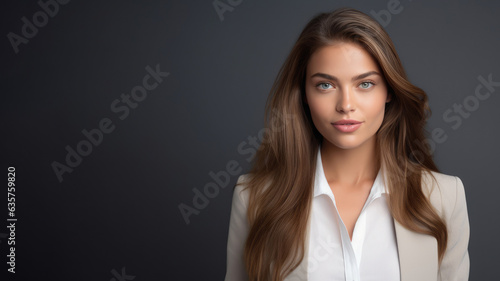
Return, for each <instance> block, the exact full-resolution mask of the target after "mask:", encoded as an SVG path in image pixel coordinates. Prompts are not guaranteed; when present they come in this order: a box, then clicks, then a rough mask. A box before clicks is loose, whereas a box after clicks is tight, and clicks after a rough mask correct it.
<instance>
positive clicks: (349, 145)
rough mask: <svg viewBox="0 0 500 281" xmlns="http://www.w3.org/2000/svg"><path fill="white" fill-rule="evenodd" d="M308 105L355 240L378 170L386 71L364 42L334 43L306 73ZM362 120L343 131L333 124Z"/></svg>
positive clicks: (332, 185) (387, 98)
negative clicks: (355, 127)
mask: <svg viewBox="0 0 500 281" xmlns="http://www.w3.org/2000/svg"><path fill="white" fill-rule="evenodd" d="M305 91H306V103H307V104H308V106H309V109H310V110H311V117H312V120H313V123H314V125H315V127H316V128H317V129H318V131H319V132H320V133H321V135H322V136H323V143H322V149H321V158H322V163H323V169H324V172H325V177H326V179H327V181H328V184H329V185H330V188H331V190H332V192H333V194H334V196H335V201H336V204H337V209H338V211H339V213H340V217H341V218H342V221H343V222H344V224H345V226H346V228H347V231H348V233H349V237H350V238H351V239H352V234H353V232H354V226H355V224H356V221H357V219H358V217H359V214H360V213H361V209H362V208H363V205H364V204H365V202H366V199H367V198H368V195H369V193H370V189H371V187H372V185H373V182H374V181H375V178H376V176H377V173H378V170H379V168H380V165H379V158H378V155H377V150H376V137H377V136H376V133H377V131H378V129H379V128H380V126H381V124H382V121H383V119H384V112H385V105H386V103H387V102H390V95H388V93H387V86H386V82H385V79H384V77H383V76H382V72H381V71H380V69H379V67H378V65H377V63H376V62H375V60H374V59H373V58H372V57H371V56H370V54H369V53H368V52H367V51H366V50H364V49H363V48H362V47H361V46H359V45H357V44H355V43H349V42H336V43H334V44H333V45H328V46H325V47H322V48H320V49H319V50H317V51H316V52H315V53H314V54H312V56H311V58H310V60H309V62H308V66H307V73H306V86H305ZM342 119H354V120H357V121H361V122H362V124H361V126H360V127H359V128H358V129H357V130H356V131H354V132H351V133H345V132H341V131H339V130H338V129H336V128H335V127H334V126H333V125H332V123H333V122H337V121H339V120H342Z"/></svg>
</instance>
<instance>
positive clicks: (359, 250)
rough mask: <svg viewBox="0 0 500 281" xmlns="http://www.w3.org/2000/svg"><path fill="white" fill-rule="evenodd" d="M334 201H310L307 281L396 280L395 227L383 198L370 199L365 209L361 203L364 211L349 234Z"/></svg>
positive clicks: (325, 196) (397, 269)
mask: <svg viewBox="0 0 500 281" xmlns="http://www.w3.org/2000/svg"><path fill="white" fill-rule="evenodd" d="M333 199H334V198H333V197H330V196H328V195H326V194H323V195H321V196H318V197H315V198H314V199H313V204H312V209H311V211H312V212H311V228H310V236H309V248H308V249H309V250H308V251H309V258H308V276H309V278H308V280H368V279H369V280H384V281H389V280H390V281H392V280H399V259H398V252H397V243H396V237H395V232H394V224H393V219H392V216H391V214H390V211H389V209H388V206H387V203H386V201H385V200H386V198H385V197H382V198H378V199H376V200H373V201H372V202H371V203H370V204H369V205H368V206H366V207H365V208H364V209H363V204H364V202H362V204H361V205H362V206H361V208H360V210H361V209H363V211H362V212H361V211H360V213H359V215H358V216H356V218H353V219H352V221H351V223H352V224H353V227H352V229H353V231H352V233H351V235H349V233H348V231H347V229H348V227H347V225H346V224H345V223H344V222H343V220H344V218H341V216H340V212H339V211H338V210H337V208H336V204H335V203H334V200H333ZM335 199H337V198H335ZM343 202H345V203H348V202H349V201H348V200H346V201H343ZM356 202H357V203H359V201H356ZM337 205H338V204H337ZM346 208H351V207H349V206H346ZM353 217H354V216H353ZM351 238H352V240H351ZM366 278H368V279H366Z"/></svg>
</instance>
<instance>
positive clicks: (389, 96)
mask: <svg viewBox="0 0 500 281" xmlns="http://www.w3.org/2000/svg"><path fill="white" fill-rule="evenodd" d="M391 100H392V90H388V91H387V98H386V99H385V103H388V102H390V101H391Z"/></svg>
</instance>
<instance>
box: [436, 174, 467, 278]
mask: <svg viewBox="0 0 500 281" xmlns="http://www.w3.org/2000/svg"><path fill="white" fill-rule="evenodd" d="M454 178H455V194H456V196H455V203H454V205H453V209H452V211H451V212H450V213H449V215H448V216H446V217H447V221H446V226H447V228H448V245H447V248H446V252H445V254H444V256H443V260H442V262H441V266H440V269H439V277H440V280H442V281H462V280H469V252H468V244H469V231H470V229H469V218H468V212H467V204H466V200H465V190H464V185H463V183H462V181H461V180H460V178H458V177H454ZM446 199H448V198H445V200H446ZM450 199H451V198H450ZM450 199H448V200H450ZM451 200H453V199H451Z"/></svg>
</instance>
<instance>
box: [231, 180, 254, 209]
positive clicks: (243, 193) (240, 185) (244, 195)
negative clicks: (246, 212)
mask: <svg viewBox="0 0 500 281" xmlns="http://www.w3.org/2000/svg"><path fill="white" fill-rule="evenodd" d="M249 179H250V175H249V174H243V175H240V176H239V177H238V181H237V182H236V185H235V186H234V191H233V204H235V203H236V204H240V205H242V206H243V207H245V208H246V207H247V206H248V197H249V194H250V191H249V189H248V188H247V186H248V185H247V183H248V181H249Z"/></svg>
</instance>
